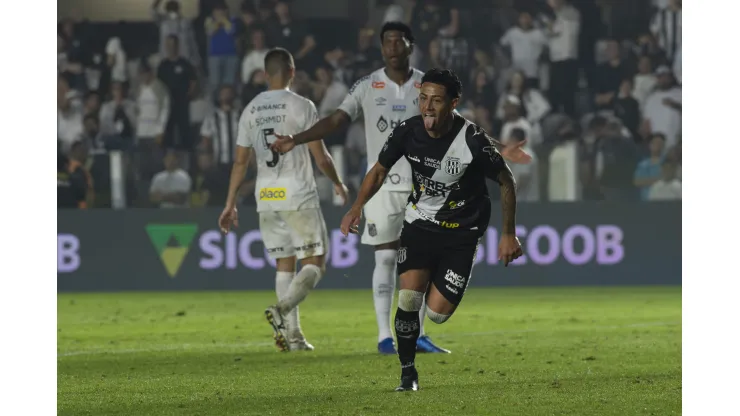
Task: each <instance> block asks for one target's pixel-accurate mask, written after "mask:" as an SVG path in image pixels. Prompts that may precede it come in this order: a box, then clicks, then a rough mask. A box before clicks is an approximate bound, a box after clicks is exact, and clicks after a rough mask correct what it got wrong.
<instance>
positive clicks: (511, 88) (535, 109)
mask: <svg viewBox="0 0 740 416" xmlns="http://www.w3.org/2000/svg"><path fill="white" fill-rule="evenodd" d="M508 96H515V97H517V98H518V99H519V101H520V102H521V103H522V115H523V116H524V117H526V119H527V121H529V124H530V126H531V127H532V129H533V131H531V132H528V136H530V138H531V139H533V140H534V143H530V144H537V143H539V142H540V141H541V139H542V132H541V125H540V124H541V122H542V120H543V119H544V118H545V116H547V115H548V114H549V113H550V111H551V110H552V108H551V107H550V103H549V102H547V98H545V96H544V95H543V94H542V93H541V92H540V90H538V89H536V88H531V87H529V86H528V85H527V83H526V79H525V75H524V72H522V71H517V72H514V73H513V74H512V75H511V78H510V79H509V84H508V85H507V87H506V92H505V94H503V95H501V97H499V101H498V105H497V106H496V117H497V118H500V119H503V118H504V104H505V103H506V100H507V97H508Z"/></svg>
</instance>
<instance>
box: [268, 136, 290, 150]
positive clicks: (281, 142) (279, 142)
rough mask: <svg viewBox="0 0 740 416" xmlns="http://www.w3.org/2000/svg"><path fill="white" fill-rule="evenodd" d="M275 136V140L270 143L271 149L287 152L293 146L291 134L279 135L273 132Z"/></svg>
mask: <svg viewBox="0 0 740 416" xmlns="http://www.w3.org/2000/svg"><path fill="white" fill-rule="evenodd" d="M275 137H276V140H275V141H274V142H273V143H272V144H271V145H270V149H271V150H273V151H275V152H279V153H287V152H290V151H291V150H293V148H294V147H295V140H293V136H281V135H279V134H275Z"/></svg>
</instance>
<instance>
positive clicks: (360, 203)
mask: <svg viewBox="0 0 740 416" xmlns="http://www.w3.org/2000/svg"><path fill="white" fill-rule="evenodd" d="M388 171H389V169H388V168H386V167H384V166H383V165H381V164H380V163H375V165H374V166H373V167H372V169H370V172H368V173H367V175H365V179H364V180H363V181H362V186H360V191H359V192H358V193H357V199H356V200H355V203H354V204H352V207H351V208H350V209H349V212H347V215H345V216H344V218H343V219H342V226H341V230H342V234H344V235H345V236H346V235H347V234H349V233H354V234H358V233H359V226H360V217H361V215H362V208H363V207H364V206H365V204H367V201H369V200H370V198H372V197H373V196H374V195H375V194H376V193H377V192H378V190H379V189H380V187H381V186H383V182H385V178H386V176H388Z"/></svg>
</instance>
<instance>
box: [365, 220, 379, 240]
mask: <svg viewBox="0 0 740 416" xmlns="http://www.w3.org/2000/svg"><path fill="white" fill-rule="evenodd" d="M367 233H368V234H370V237H375V236H376V235H378V229H377V228H375V224H370V223H368V224H367Z"/></svg>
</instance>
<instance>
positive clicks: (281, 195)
mask: <svg viewBox="0 0 740 416" xmlns="http://www.w3.org/2000/svg"><path fill="white" fill-rule="evenodd" d="M286 196H287V193H286V191H285V188H262V189H260V201H285V198H286Z"/></svg>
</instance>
